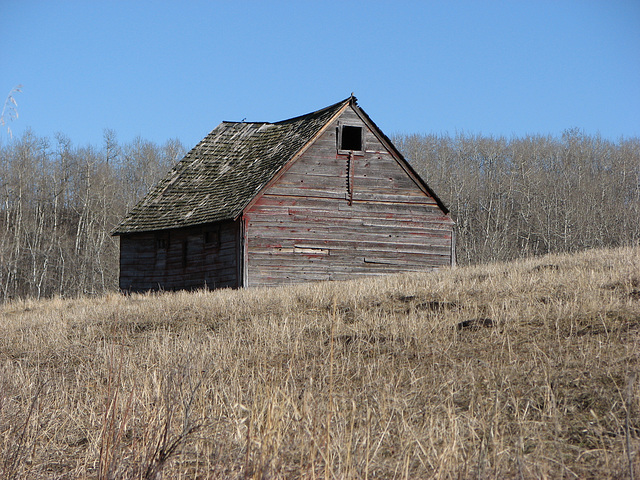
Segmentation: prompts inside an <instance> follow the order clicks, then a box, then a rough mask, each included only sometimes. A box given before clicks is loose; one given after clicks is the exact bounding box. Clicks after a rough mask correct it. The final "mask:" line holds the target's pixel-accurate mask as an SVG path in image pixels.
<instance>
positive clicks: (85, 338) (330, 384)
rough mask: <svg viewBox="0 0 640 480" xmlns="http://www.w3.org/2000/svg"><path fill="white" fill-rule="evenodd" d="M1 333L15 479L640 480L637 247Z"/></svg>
mask: <svg viewBox="0 0 640 480" xmlns="http://www.w3.org/2000/svg"><path fill="white" fill-rule="evenodd" d="M0 332H2V335H1V338H0V477H1V478H84V477H90V478H160V474H164V478H298V477H299V478H358V479H364V478H370V479H373V478H525V479H526V478H629V477H630V475H631V471H630V468H635V478H640V455H639V454H638V452H639V449H640V385H639V383H640V382H639V381H638V375H637V373H638V371H639V370H640V364H639V363H640V248H635V249H630V248H625V249H616V250H596V251H589V252H584V253H580V254H576V255H573V256H548V257H544V258H536V259H531V260H527V261H522V262H518V263H509V264H495V265H489V266H480V267H473V268H459V269H455V270H451V271H446V272H441V273H438V274H413V275H405V276H392V277H383V278H376V279H371V280H367V281H359V282H347V283H326V284H312V285H302V286H294V287H289V288H279V289H269V290H267V289H249V290H246V291H228V290H227V291H216V292H197V293H175V294H161V295H132V296H128V297H125V296H120V295H115V294H114V295H110V296H105V297H101V298H92V299H87V298H81V299H73V300H61V299H53V300H49V301H39V302H31V301H18V302H12V303H8V304H4V305H2V306H0ZM630 463H632V464H633V467H631V465H630Z"/></svg>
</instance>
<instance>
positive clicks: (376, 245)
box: [245, 108, 453, 286]
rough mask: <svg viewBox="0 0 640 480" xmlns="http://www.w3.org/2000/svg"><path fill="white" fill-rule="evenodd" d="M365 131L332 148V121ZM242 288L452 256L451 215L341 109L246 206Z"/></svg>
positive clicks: (405, 267)
mask: <svg viewBox="0 0 640 480" xmlns="http://www.w3.org/2000/svg"><path fill="white" fill-rule="evenodd" d="M340 123H342V124H348V125H360V126H362V127H363V128H365V142H364V146H365V151H364V152H363V154H362V155H347V154H338V150H337V146H336V135H337V131H338V125H339V124H340ZM245 222H246V230H247V233H246V235H247V245H246V252H245V256H246V262H247V268H246V270H247V278H246V281H245V285H246V286H256V285H278V284H283V283H298V282H305V281H314V280H342V279H349V278H355V277H358V276H368V275H378V274H388V273H396V272H406V271H417V270H429V269H435V268H440V267H443V266H449V265H451V262H452V231H453V222H452V220H451V218H450V217H449V216H448V215H446V214H444V212H443V211H442V210H441V209H440V207H439V206H438V204H437V202H436V201H435V200H434V199H433V198H432V197H431V196H429V194H428V193H427V192H425V191H424V190H423V189H422V188H421V187H420V184H419V182H418V181H417V180H416V179H414V178H413V177H412V174H411V173H410V171H409V169H406V168H404V167H403V166H402V165H401V163H400V162H399V161H398V160H397V159H396V158H395V157H394V156H393V155H392V154H391V153H390V152H389V151H388V150H387V149H386V148H385V146H384V145H383V144H382V143H381V141H380V140H379V139H378V138H377V137H376V136H375V135H374V134H373V132H372V131H371V130H370V129H369V128H368V127H367V125H366V124H365V123H364V122H363V121H362V120H361V119H360V117H359V116H358V115H357V114H356V113H355V112H354V111H353V110H352V109H351V108H348V109H347V110H346V111H345V112H344V113H343V115H342V116H341V117H340V118H339V119H338V120H337V121H336V122H335V123H334V124H332V125H329V126H328V128H327V129H326V130H325V132H324V133H323V134H322V135H321V136H320V137H319V138H318V139H317V140H316V141H315V143H314V144H313V145H312V146H311V147H310V148H309V149H307V150H306V151H305V152H304V154H303V155H302V156H301V157H300V158H299V159H298V160H297V161H295V162H294V163H293V164H291V165H290V166H289V167H288V168H286V170H285V171H284V173H283V174H282V175H281V176H279V177H276V179H275V180H274V181H273V182H272V184H271V185H270V186H268V187H267V189H266V190H265V191H264V192H263V194H262V195H261V196H260V197H259V198H257V199H256V200H255V201H254V203H253V204H252V205H251V206H250V208H249V209H248V210H247V211H246V212H245Z"/></svg>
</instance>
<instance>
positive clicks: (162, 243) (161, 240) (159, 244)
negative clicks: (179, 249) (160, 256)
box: [156, 237, 169, 250]
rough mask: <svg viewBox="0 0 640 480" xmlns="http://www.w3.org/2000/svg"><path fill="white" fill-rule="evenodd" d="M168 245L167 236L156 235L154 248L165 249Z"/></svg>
mask: <svg viewBox="0 0 640 480" xmlns="http://www.w3.org/2000/svg"><path fill="white" fill-rule="evenodd" d="M168 247H169V239H168V238H167V237H156V249H157V250H166V249H167V248H168Z"/></svg>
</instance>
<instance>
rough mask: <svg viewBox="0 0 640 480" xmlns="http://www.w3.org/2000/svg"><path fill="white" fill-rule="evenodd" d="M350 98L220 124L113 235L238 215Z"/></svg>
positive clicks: (173, 226) (188, 224)
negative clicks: (269, 119) (279, 117)
mask: <svg viewBox="0 0 640 480" xmlns="http://www.w3.org/2000/svg"><path fill="white" fill-rule="evenodd" d="M351 99H352V97H350V98H348V99H346V100H343V101H342V102H339V103H336V104H335V105H331V106H330V107H327V108H324V109H322V110H318V111H316V112H313V113H309V114H307V115H302V116H300V117H295V118H291V119H289V120H284V121H281V122H277V123H265V122H261V123H244V122H242V123H238V122H222V123H221V124H220V125H218V126H217V127H216V128H215V129H214V130H213V131H212V132H211V133H209V135H207V136H206V137H205V138H204V139H203V140H202V141H201V142H200V143H199V144H198V145H196V146H195V147H194V148H193V149H192V150H191V151H190V152H189V153H187V154H186V155H185V157H184V158H183V159H182V160H181V161H180V162H178V163H177V164H176V166H175V167H174V168H173V169H172V170H171V171H170V172H169V174H168V175H167V176H166V177H165V178H164V179H162V180H161V181H160V182H158V183H157V184H156V185H155V186H154V187H153V188H152V189H151V191H150V192H149V193H148V194H147V195H146V196H145V197H144V198H143V199H142V201H140V202H139V203H138V204H137V205H136V206H135V207H134V208H133V209H132V210H131V211H130V212H129V213H128V215H127V216H126V217H125V219H124V220H123V221H122V223H120V225H119V226H118V227H117V228H116V229H115V230H114V231H113V234H114V235H120V234H126V233H134V232H144V231H152V230H164V229H169V228H178V227H186V226H193V225H200V224H203V223H210V222H216V221H220V220H232V219H235V218H237V217H238V216H239V215H240V214H241V213H242V210H243V209H244V207H245V206H246V205H247V204H248V203H249V202H250V201H251V200H252V199H253V198H254V197H255V196H256V195H257V194H258V192H259V191H260V190H261V189H262V188H263V187H264V185H266V183H267V182H268V181H269V180H270V179H271V178H273V176H274V175H275V174H276V173H277V172H278V171H279V170H280V169H281V168H282V167H283V166H284V165H285V164H286V163H287V161H289V160H290V159H291V158H292V157H293V156H294V155H295V154H296V153H297V152H298V151H300V149H301V148H302V147H304V145H306V144H307V143H308V142H309V141H310V140H311V139H312V138H313V136H314V135H315V134H316V133H317V132H318V131H320V129H321V128H322V127H323V126H324V125H326V124H327V122H329V120H331V118H333V116H334V115H335V114H336V113H338V112H339V111H340V109H341V108H342V107H343V106H344V105H346V104H347V103H349V101H350V100H351Z"/></svg>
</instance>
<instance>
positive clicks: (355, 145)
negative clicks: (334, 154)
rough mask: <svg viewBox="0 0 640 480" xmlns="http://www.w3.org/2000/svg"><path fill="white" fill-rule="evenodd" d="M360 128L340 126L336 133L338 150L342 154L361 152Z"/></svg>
mask: <svg viewBox="0 0 640 480" xmlns="http://www.w3.org/2000/svg"><path fill="white" fill-rule="evenodd" d="M362 144H363V140H362V127H356V126H354V125H342V126H341V127H340V130H339V132H338V150H340V151H344V152H362V151H364V148H363V145H362Z"/></svg>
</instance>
